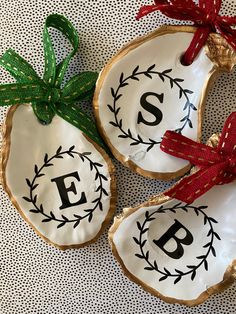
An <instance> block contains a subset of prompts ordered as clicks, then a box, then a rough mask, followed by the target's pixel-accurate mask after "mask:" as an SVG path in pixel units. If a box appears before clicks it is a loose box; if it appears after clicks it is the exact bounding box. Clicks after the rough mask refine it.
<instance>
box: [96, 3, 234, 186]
mask: <svg viewBox="0 0 236 314" xmlns="http://www.w3.org/2000/svg"><path fill="white" fill-rule="evenodd" d="M155 2H156V5H154V6H150V7H151V8H149V6H144V7H143V8H141V11H140V13H139V15H138V17H139V18H140V17H142V16H143V15H145V14H147V13H149V12H151V11H154V10H161V12H162V13H164V14H166V15H167V16H170V17H172V18H179V19H188V20H194V21H195V25H197V26H198V27H192V26H163V27H160V28H159V29H157V30H156V31H154V32H152V33H150V34H149V35H147V36H144V37H141V38H138V39H136V40H134V41H132V42H131V43H129V44H128V45H127V46H125V47H124V48H123V49H121V50H120V51H119V52H118V53H117V54H116V55H115V56H114V57H113V58H112V59H111V60H110V61H109V62H108V64H107V65H106V66H105V67H104V69H103V70H102V71H101V73H100V75H99V79H98V81H97V84H96V91H95V96H94V102H93V104H94V109H95V115H96V119H97V124H98V128H99V130H100V133H101V134H102V137H103V138H104V140H105V141H106V143H107V145H108V146H109V148H110V150H111V151H112V153H113V154H114V156H115V157H116V158H117V159H118V160H119V161H120V162H121V163H123V165H125V166H127V167H129V168H131V169H132V170H134V171H136V172H138V173H139V174H141V175H143V176H147V177H150V178H157V179H163V180H169V179H173V178H175V177H178V176H181V175H183V174H184V173H186V172H187V170H188V169H189V163H188V162H187V161H184V160H178V159H176V158H175V157H173V156H168V155H167V154H166V153H164V152H162V151H161V149H160V143H161V140H162V136H163V134H164V132H165V131H166V130H167V129H169V130H175V131H176V132H179V133H181V134H183V135H185V136H187V137H189V138H191V139H194V140H197V141H200V138H201V125H202V117H203V112H204V104H205V102H206V97H207V93H208V91H209V87H210V86H211V84H212V83H213V81H214V79H215V78H216V75H217V74H219V73H220V72H222V71H231V70H232V68H233V66H234V65H235V63H236V53H235V50H234V48H235V46H236V45H235V37H236V36H235V33H234V31H232V35H230V34H227V35H226V36H224V37H222V36H223V35H224V33H223V31H222V32H221V35H222V36H221V35H219V34H216V33H213V32H214V31H215V29H213V26H212V25H213V24H214V23H212V22H211V23H210V22H209V21H207V20H205V17H206V15H207V14H208V13H207V12H206V10H205V9H203V8H198V7H197V6H196V4H194V3H193V2H192V1H184V0H183V1H182V2H183V4H182V6H180V5H179V4H178V5H177V4H176V1H155ZM159 2H160V4H158V3H159ZM172 2H173V3H172ZM180 2H181V1H178V3H180ZM184 2H186V3H185V4H184ZM203 2H204V1H202V3H203ZM208 2H209V1H208ZM210 2H211V1H210ZM212 5H213V1H212ZM173 8H175V10H173ZM185 8H186V10H187V13H186V10H185ZM148 9H149V10H148ZM167 9H168V10H167ZM197 9H199V10H200V11H199V12H200V13H199V12H198V14H197V17H196V14H195V13H194V12H195V11H196V10H197ZM218 9H219V8H216V12H215V11H214V12H215V13H214V14H215V15H216V16H215V18H217V19H220V18H221V17H220V16H218ZM214 10H215V9H214ZM176 11H177V12H179V15H178V16H180V17H178V16H173V15H174V12H176ZM171 14H172V15H171ZM175 14H177V13H175ZM194 16H195V19H194ZM221 19H223V17H222V18H221ZM225 20H226V17H225ZM232 20H233V18H232ZM217 21H218V22H219V20H217ZM218 22H217V23H218ZM209 23H210V24H209ZM222 23H223V22H222ZM224 23H226V22H224ZM234 23H235V21H234ZM218 24H219V23H218ZM218 24H217V25H218ZM206 25H208V26H207V27H206ZM209 25H211V26H209ZM206 30H207V33H206ZM228 31H229V28H228ZM228 36H231V37H233V39H232V38H231V37H230V38H231V39H232V40H231V41H230V40H229V38H228ZM227 40H228V41H227ZM229 42H230V43H229ZM193 46H194V47H193ZM187 47H189V49H188V50H187V51H186V49H187ZM189 52H191V54H190V53H189ZM182 56H183V57H182ZM181 60H183V62H185V64H183V62H182V61H181ZM186 60H187V61H186ZM189 60H190V61H189ZM187 62H189V63H191V64H188V65H186V63H187Z"/></svg>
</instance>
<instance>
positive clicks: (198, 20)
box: [136, 0, 236, 65]
mask: <svg viewBox="0 0 236 314" xmlns="http://www.w3.org/2000/svg"><path fill="white" fill-rule="evenodd" d="M154 2H155V4H154V5H145V6H143V7H141V8H140V10H139V12H138V14H137V17H136V18H137V19H140V18H142V17H143V16H145V15H147V14H149V13H151V12H154V11H160V12H161V13H162V14H164V15H166V16H168V17H170V18H173V19H177V20H183V21H192V22H194V25H195V26H197V27H198V29H197V31H196V32H195V33H194V37H193V39H192V41H191V43H190V45H189V47H188V49H187V50H186V52H185V53H184V56H183V62H184V64H186V65H189V64H191V63H192V62H193V60H194V59H195V58H196V56H197V55H198V53H199V51H200V50H201V49H202V47H203V46H204V45H205V44H206V41H207V38H208V36H209V34H210V33H211V32H218V33H219V34H220V35H221V36H222V37H224V38H225V39H226V40H227V42H228V43H229V44H230V45H231V46H232V47H233V48H234V49H235V50H236V30H235V29H233V26H236V16H234V17H229V16H221V15H219V11H220V8H221V4H222V0H199V4H198V5H197V4H195V3H194V2H193V0H169V1H168V0H154Z"/></svg>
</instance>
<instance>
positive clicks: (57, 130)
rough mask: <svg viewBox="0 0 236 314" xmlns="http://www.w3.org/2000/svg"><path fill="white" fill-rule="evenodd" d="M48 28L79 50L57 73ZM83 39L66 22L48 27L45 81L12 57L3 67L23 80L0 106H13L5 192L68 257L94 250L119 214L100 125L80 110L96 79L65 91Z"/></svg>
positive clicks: (82, 79) (55, 19)
mask: <svg viewBox="0 0 236 314" xmlns="http://www.w3.org/2000/svg"><path fill="white" fill-rule="evenodd" d="M48 27H54V28H56V29H58V30H60V31H61V32H62V33H63V34H65V35H66V36H67V38H68V39H69V40H70V42H71V44H72V46H73V48H74V50H73V52H72V53H71V54H70V55H69V56H67V57H66V58H65V59H64V60H63V61H62V62H61V63H60V64H59V65H57V66H56V64H55V56H54V52H53V48H52V44H51V39H50V37H49V33H48V30H47V28H48ZM77 36H78V35H77V32H76V31H75V29H74V27H73V26H72V24H71V23H70V22H69V21H68V20H67V19H65V18H64V17H63V16H61V15H57V14H53V15H50V16H49V17H48V18H47V19H46V25H45V29H44V48H45V58H46V61H45V63H46V65H47V67H46V69H45V74H44V79H43V80H42V79H40V78H39V77H38V76H37V74H36V73H35V72H34V70H33V69H32V67H31V66H30V65H29V64H28V63H27V62H26V61H25V60H24V59H22V58H21V57H20V56H19V55H17V54H16V53H15V52H14V51H12V50H9V51H7V52H6V53H5V55H4V56H3V57H2V58H1V59H0V64H1V65H3V66H4V67H5V68H6V69H7V70H9V71H10V73H13V74H14V76H15V77H16V78H17V80H18V83H15V84H6V85H1V86H0V103H1V105H4V104H6V105H13V106H11V108H10V109H9V110H8V113H7V116H6V119H5V123H4V125H3V146H2V152H1V153H2V156H1V157H2V158H1V175H2V178H1V179H2V185H3V188H4V189H5V191H6V192H7V194H8V195H9V198H10V200H11V202H12V203H13V205H14V206H15V207H16V208H17V210H18V211H19V213H20V214H21V215H22V217H23V218H24V219H25V220H26V221H27V222H28V223H29V224H30V225H31V227H32V228H33V229H34V230H35V232H36V233H37V234H38V235H40V236H41V237H42V238H43V239H44V240H45V241H47V242H49V243H51V244H52V245H54V246H56V247H58V248H60V249H63V250H64V249H67V248H78V247H82V246H85V245H88V244H90V243H92V242H94V241H95V240H96V239H97V238H98V236H99V235H100V234H101V232H102V231H103V230H104V228H105V226H106V224H107V223H108V221H109V220H110V219H111V217H112V214H113V210H114V206H115V181H114V167H113V165H112V163H111V161H110V158H109V157H108V155H107V154H106V153H105V151H104V149H103V148H102V147H103V143H102V141H101V139H100V137H99V135H98V133H97V131H96V127H95V126H94V123H93V121H92V120H91V119H90V118H89V117H88V116H86V114H85V113H84V112H83V111H82V110H81V109H80V108H79V107H78V106H76V105H75V104H74V102H75V101H78V100H81V99H86V98H89V96H90V95H91V94H92V93H93V89H94V85H95V81H96V78H97V74H96V73H93V72H84V73H80V74H78V75H76V76H74V77H73V78H72V79H70V80H69V82H67V83H66V84H65V86H64V87H63V88H61V87H60V84H61V81H62V79H63V76H64V72H65V70H66V67H67V65H68V62H69V60H70V58H71V57H72V56H73V55H74V53H75V51H76V50H77V44H78V37H77ZM13 65H14V66H13ZM15 103H19V105H15ZM25 103H27V104H25Z"/></svg>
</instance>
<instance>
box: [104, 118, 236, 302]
mask: <svg viewBox="0 0 236 314" xmlns="http://www.w3.org/2000/svg"><path fill="white" fill-rule="evenodd" d="M235 132H236V113H233V114H232V115H231V116H230V117H229V118H228V120H227V121H226V124H225V127H224V130H223V132H222V135H221V136H220V139H219V136H216V135H214V136H213V137H212V139H211V141H209V145H212V144H214V147H213V148H210V147H207V146H206V145H203V144H199V143H196V142H193V141H191V143H192V144H191V145H192V146H194V147H195V146H196V147H195V149H196V150H195V151H196V152H197V151H198V153H197V154H196V156H195V159H194V162H193V163H194V164H196V165H197V168H196V169H195V170H194V171H193V173H192V174H191V175H189V176H187V177H185V178H183V179H182V180H180V181H179V182H178V183H176V185H174V186H173V187H172V188H170V190H168V191H166V192H165V193H163V194H160V195H157V196H155V197H153V198H151V199H150V200H149V201H147V202H145V203H143V204H141V205H139V206H137V207H135V208H126V209H124V211H123V214H122V215H121V216H119V217H117V218H115V220H114V223H113V226H112V227H111V229H110V231H109V240H110V243H111V246H112V251H113V254H114V255H115V257H116V258H117V260H118V262H119V263H120V265H121V267H122V268H123V271H124V273H125V274H126V275H127V276H128V277H129V278H130V279H131V280H132V281H135V282H136V283H138V284H139V285H140V286H142V287H143V288H144V289H145V290H147V291H148V292H150V293H152V294H154V295H155V296H157V297H160V298H161V299H163V300H164V301H166V302H169V303H180V304H185V305H188V306H195V305H198V304H200V303H202V302H204V301H205V300H206V299H207V298H209V296H210V295H212V294H214V293H217V292H220V291H222V290H224V289H225V288H227V287H228V286H229V285H230V284H232V283H233V282H234V278H235V273H236V259H235V257H236V250H235V241H236V229H235V226H236V207H235V204H236V193H235V189H236V182H235V178H236V175H235V174H236V167H235V165H236V163H235V161H236V154H235V147H236V145H235V144H236V142H235ZM171 133H174V132H171ZM172 135H173V134H172ZM178 136H179V134H177V136H176V137H174V135H173V136H171V134H170V133H169V134H168V133H167V135H165V136H164V140H163V143H162V144H161V145H162V147H163V146H164V144H165V148H163V150H164V151H166V152H167V151H168V149H169V148H170V147H171V146H172V145H173V144H172V143H171V140H172V139H174V140H175V139H176V138H177V137H178ZM185 140H187V139H186V138H185V137H184V136H181V141H185ZM189 141H190V140H189ZM188 147H189V148H190V149H191V147H190V146H188ZM172 148H173V147H172ZM193 149H194V148H193ZM203 149H205V151H203ZM180 153H183V156H185V154H184V150H182V147H181V146H180V149H179V156H180ZM204 154H205V156H210V157H209V158H208V157H206V158H205V161H204V158H200V155H202V156H204ZM208 154H209V155H208ZM186 155H187V154H186ZM189 155H190V153H189ZM183 158H185V157H183ZM187 159H188V160H189V159H190V157H187ZM204 163H205V164H204ZM196 180H197V182H196ZM216 184H218V185H216ZM191 190H192V191H191ZM189 195H191V199H190V200H189V198H188V197H189Z"/></svg>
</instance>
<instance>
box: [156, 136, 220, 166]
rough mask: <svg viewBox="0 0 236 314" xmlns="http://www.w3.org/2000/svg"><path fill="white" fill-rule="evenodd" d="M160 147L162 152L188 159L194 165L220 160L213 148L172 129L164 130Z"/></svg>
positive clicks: (203, 164)
mask: <svg viewBox="0 0 236 314" xmlns="http://www.w3.org/2000/svg"><path fill="white" fill-rule="evenodd" d="M160 148H161V150H162V151H163V152H165V153H167V154H170V155H172V156H175V157H177V158H182V159H185V160H188V161H190V162H191V163H192V164H194V165H200V166H203V167H205V166H208V167H209V166H212V164H214V163H217V162H221V161H222V159H221V156H220V155H219V154H218V153H217V151H216V149H215V148H212V147H210V146H206V145H204V144H201V143H196V142H194V141H193V140H190V139H189V138H187V137H185V136H183V135H181V134H179V133H176V132H174V131H166V133H165V134H164V136H163V139H162V142H161V145H160Z"/></svg>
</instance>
